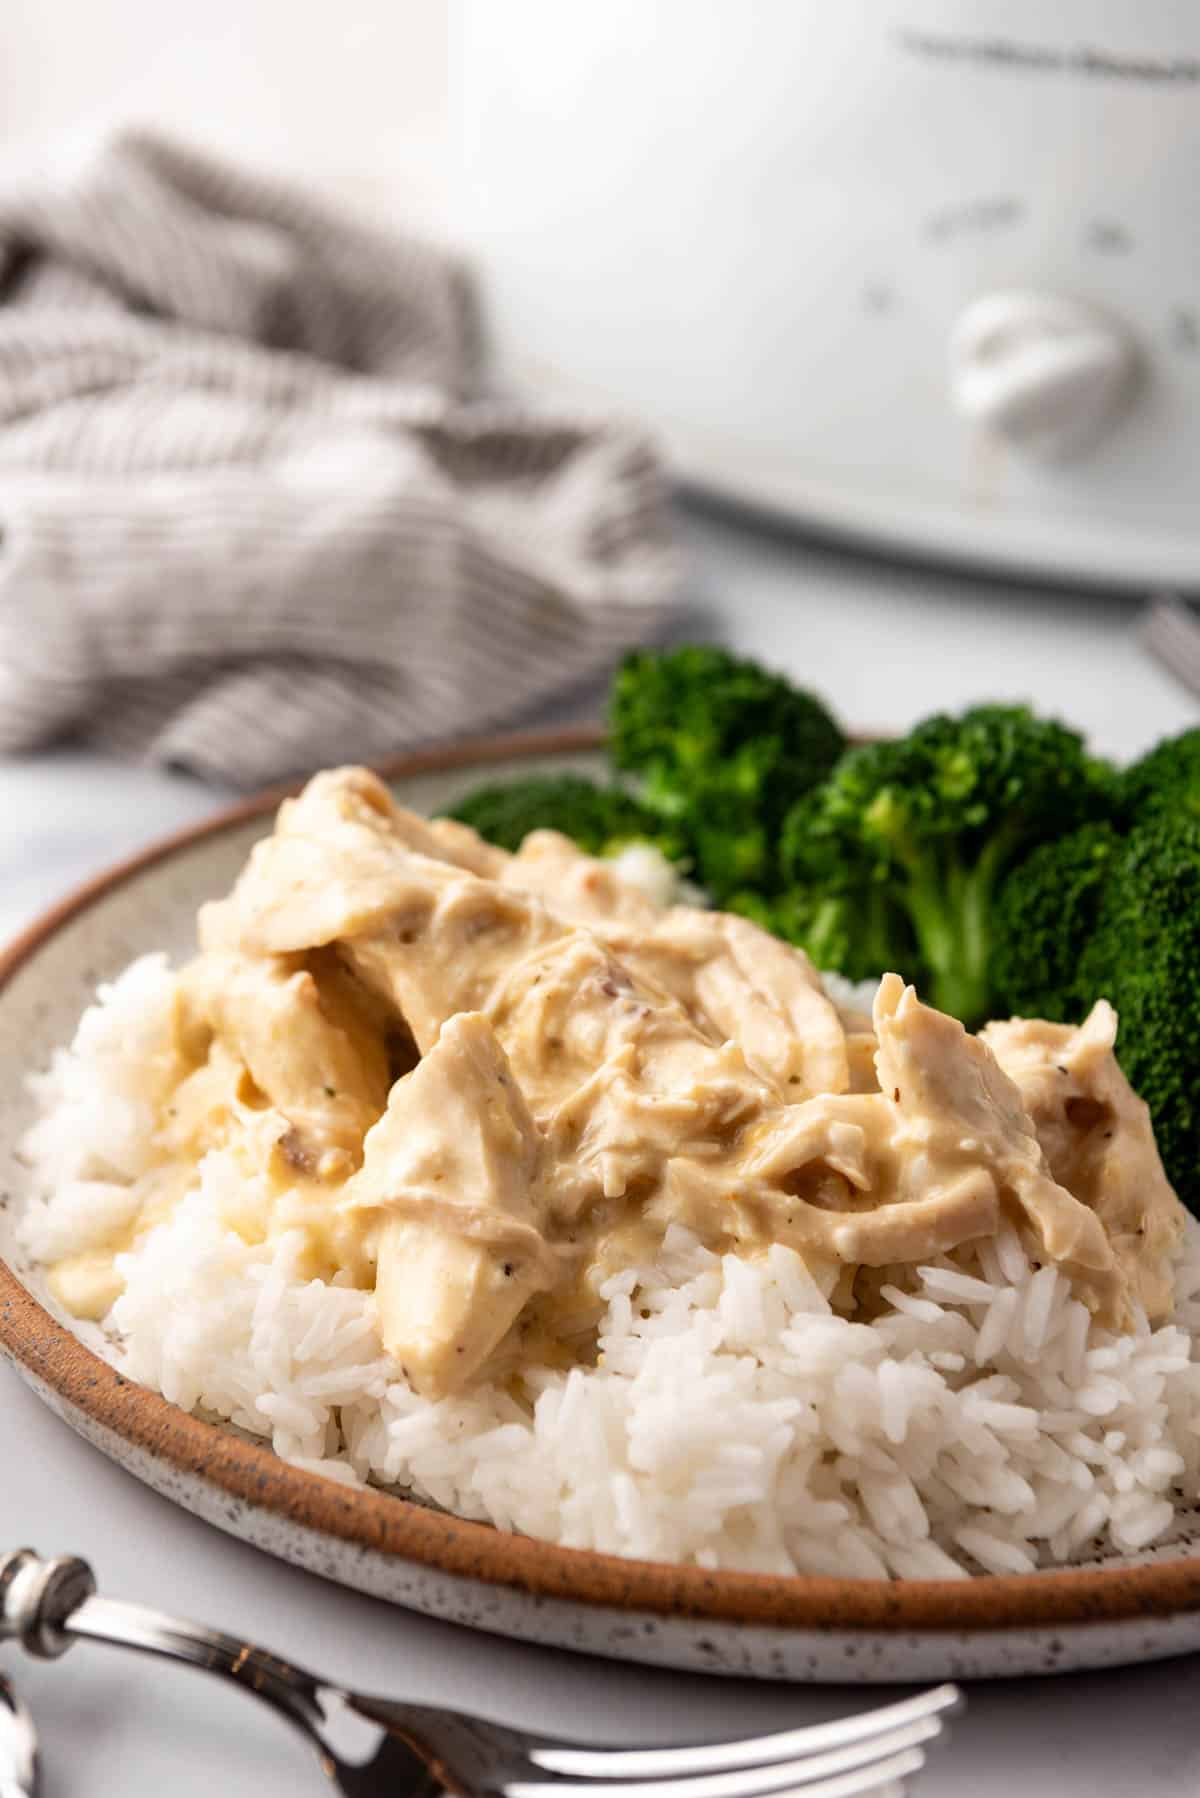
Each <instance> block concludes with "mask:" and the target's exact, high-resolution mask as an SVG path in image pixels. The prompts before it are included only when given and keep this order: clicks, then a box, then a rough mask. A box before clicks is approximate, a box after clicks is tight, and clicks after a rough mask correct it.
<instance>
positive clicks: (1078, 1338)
mask: <svg viewBox="0 0 1200 1798" xmlns="http://www.w3.org/2000/svg"><path fill="white" fill-rule="evenodd" d="M171 991H172V977H171V974H170V972H169V970H168V968H167V965H166V963H165V961H164V960H163V958H161V957H147V958H145V959H143V960H141V961H139V962H136V963H135V964H134V965H133V966H132V967H131V968H130V969H129V970H128V971H127V972H126V973H125V974H124V975H122V977H121V978H120V979H119V980H118V981H117V982H115V983H114V984H113V985H112V986H110V987H106V988H103V989H102V990H101V994H100V1000H99V1003H98V1004H97V1005H96V1006H95V1007H93V1008H92V1009H91V1010H90V1011H88V1012H87V1013H86V1014H85V1016H84V1018H83V1020H82V1022H81V1024H80V1026H79V1030H78V1033H77V1035H76V1039H75V1042H74V1044H73V1045H72V1047H71V1048H70V1049H69V1050H65V1051H60V1053H59V1054H58V1055H57V1056H56V1058H55V1061H54V1064H53V1067H52V1069H51V1071H50V1072H49V1073H48V1074H46V1075H43V1076H40V1077H39V1078H38V1081H37V1086H38V1093H39V1098H40V1101H41V1105H42V1109H43V1117H42V1120H41V1121H40V1122H39V1123H38V1124H37V1125H36V1126H35V1127H34V1129H33V1130H32V1131H31V1132H30V1133H29V1136H28V1139H27V1142H26V1151H27V1153H28V1155H29V1157H30V1158H31V1160H32V1162H33V1164H34V1169H35V1174H36V1178H37V1183H38V1185H39V1187H40V1188H41V1189H42V1190H43V1192H44V1195H45V1196H44V1197H43V1198H41V1199H40V1200H36V1201H34V1202H33V1203H32V1204H31V1205H30V1206H29V1208H28V1210H27V1213H26V1215H25V1218H24V1220H23V1225H22V1228H23V1232H24V1240H25V1244H26V1246H27V1248H28V1249H29V1251H30V1253H31V1254H32V1255H33V1256H34V1257H35V1258H37V1259H39V1260H52V1259H55V1258H56V1257H58V1256H60V1255H62V1254H64V1253H66V1252H68V1251H70V1252H74V1251H77V1250H81V1249H86V1248H88V1247H89V1246H94V1245H95V1244H96V1243H97V1242H99V1241H101V1240H102V1239H103V1238H104V1236H106V1235H108V1234H109V1233H110V1232H111V1231H112V1230H113V1229H116V1228H119V1227H120V1225H121V1223H122V1221H123V1220H124V1219H125V1218H126V1217H127V1216H128V1215H129V1213H130V1209H131V1205H132V1203H133V1202H134V1198H135V1197H136V1195H131V1191H130V1182H132V1181H134V1180H136V1179H137V1178H138V1176H139V1175H140V1174H142V1173H143V1172H144V1171H145V1169H146V1164H147V1147H146V1145H147V1138H148V1135H149V1129H148V1126H149V1122H150V1118H151V1111H152V1105H153V1100H154V1097H155V1085H156V1080H157V1079H158V1078H160V1076H159V1075H158V1074H157V1073H156V1069H157V1068H160V1067H162V1066H164V1065H165V1055H164V1050H165V1045H166V1042H167V1032H168V1028H169V1015H170V999H171ZM246 1193H247V1185H246V1181H245V1180H244V1178H243V1177H242V1176H241V1175H240V1174H239V1173H238V1172H237V1171H236V1169H235V1167H234V1165H233V1163H232V1161H231V1159H230V1158H229V1157H228V1156H227V1155H224V1154H220V1153H213V1154H210V1155H208V1156H207V1157H206V1158H205V1160H204V1162H203V1163H202V1165H201V1168H200V1171H199V1176H198V1179H197V1183H196V1185H195V1186H194V1188H193V1189H192V1190H191V1191H189V1192H188V1193H187V1195H186V1196H185V1198H184V1199H183V1200H182V1201H181V1202H180V1203H179V1205H178V1206H177V1208H176V1209H175V1211H174V1212H173V1214H172V1215H171V1216H170V1217H169V1218H168V1219H167V1221H166V1222H164V1223H161V1224H160V1225H158V1226H157V1228H155V1229H154V1230H153V1231H152V1232H151V1233H150V1234H149V1235H148V1236H147V1237H145V1238H144V1240H143V1242H142V1246H141V1247H140V1249H139V1250H138V1251H137V1252H136V1253H131V1254H129V1255H127V1256H125V1257H124V1258H123V1260H122V1264H121V1265H122V1271H123V1273H124V1276H125V1279H126V1289H125V1292H124V1295H123V1296H122V1297H121V1298H120V1299H119V1300H118V1302H117V1304H116V1306H115V1307H114V1309H113V1311H112V1313H111V1315H110V1318H109V1319H108V1329H109V1340H108V1346H107V1351H106V1352H108V1353H109V1354H110V1355H111V1358H112V1359H113V1361H114V1362H115V1363H116V1364H117V1365H118V1366H119V1367H121V1368H122V1370H123V1371H125V1372H126V1373H127V1374H129V1375H130V1376H131V1377H132V1378H134V1379H137V1380H141V1381H143V1382H144V1383H145V1384H146V1385H148V1386H152V1387H154V1388H156V1389H157V1390H159V1391H161V1392H162V1393H164V1394H165V1395H166V1396H167V1397H168V1398H170V1399H173V1400H174V1401H175V1402H176V1403H178V1404H181V1405H183V1406H184V1407H186V1408H188V1409H199V1410H202V1411H204V1412H206V1413H209V1414H213V1415H216V1416H217V1417H220V1418H225V1419H229V1420H230V1421H231V1422H232V1423H234V1424H236V1425H238V1426H240V1427H241V1428H242V1429H244V1430H247V1431H251V1432H253V1433H254V1434H255V1435H258V1436H261V1437H263V1438H265V1439H267V1440H268V1441H270V1442H271V1443H272V1444H273V1446H274V1448H275V1449H276V1450H277V1451H278V1453H279V1454H281V1455H283V1456H284V1457H286V1458H287V1459H288V1460H290V1461H293V1462H295V1463H296V1464H297V1465H298V1466H302V1467H306V1468H308V1469H310V1470H312V1471H314V1472H316V1473H320V1474H324V1475H326V1476H328V1477H330V1478H333V1479H339V1480H343V1481H348V1482H355V1483H357V1482H360V1481H367V1480H369V1481H372V1482H376V1483H379V1484H382V1485H387V1486H396V1487H400V1488H403V1489H405V1490H406V1491H408V1492H411V1493H414V1494H416V1495H417V1496H419V1497H421V1498H424V1499H426V1500H428V1501H431V1502H433V1503H435V1504H437V1505H441V1506H444V1507H445V1508H446V1509H447V1510H450V1511H454V1512H457V1513H459V1514H461V1515H463V1516H466V1517H473V1518H482V1519H487V1520H489V1521H491V1522H492V1523H494V1524H496V1525H498V1526H499V1527H500V1528H502V1529H511V1530H520V1531H524V1532H525V1533H527V1534H529V1535H533V1536H538V1537H544V1538H546V1539H549V1540H553V1541H557V1542H562V1543H566V1544H569V1545H571V1546H575V1547H581V1548H597V1549H603V1550H608V1551H611V1552H615V1553H618V1554H626V1555H637V1556H644V1557H648V1558H651V1559H655V1560H663V1561H693V1562H696V1563H698V1564H699V1565H701V1566H705V1567H711V1568H717V1567H740V1568H749V1569H756V1570H761V1571H764V1572H775V1573H791V1572H811V1573H833V1574H848V1575H861V1576H863V1577H867V1578H883V1577H887V1576H899V1577H934V1578H941V1577H948V1578H957V1577H963V1576H965V1575H967V1574H970V1573H974V1572H979V1571H980V1570H984V1571H988V1572H997V1573H1011V1572H1023V1571H1026V1570H1029V1569H1033V1568H1036V1567H1040V1566H1046V1565H1052V1564H1054V1563H1058V1562H1064V1561H1070V1560H1075V1559H1080V1558H1090V1557H1092V1556H1094V1555H1096V1554H1104V1553H1108V1554H1112V1553H1116V1554H1121V1555H1130V1554H1136V1553H1138V1552H1140V1551H1143V1550H1145V1549H1147V1548H1149V1546H1150V1545H1151V1544H1154V1543H1156V1542H1159V1541H1160V1540H1161V1539H1162V1538H1163V1537H1164V1536H1165V1535H1167V1534H1168V1533H1169V1532H1170V1530H1171V1528H1172V1525H1173V1523H1174V1522H1175V1519H1176V1516H1177V1512H1178V1511H1179V1510H1180V1509H1181V1508H1182V1507H1184V1506H1186V1505H1190V1504H1191V1503H1192V1502H1193V1501H1194V1500H1195V1499H1196V1497H1197V1494H1198V1493H1200V1363H1197V1361H1196V1360H1194V1359H1193V1349H1192V1332H1193V1330H1194V1329H1195V1328H1196V1327H1197V1326H1200V1231H1196V1230H1193V1231H1191V1232H1190V1233H1189V1238H1188V1246H1187V1250H1186V1253H1185V1256H1184V1259H1183V1261H1182V1262H1181V1264H1180V1267H1179V1272H1178V1285H1177V1310H1176V1316H1175V1320H1174V1321H1173V1322H1171V1323H1169V1324H1166V1325H1163V1326H1161V1327H1159V1328H1157V1329H1155V1330H1151V1329H1149V1327H1148V1326H1147V1325H1146V1324H1145V1322H1144V1320H1143V1321H1142V1322H1141V1324H1140V1325H1139V1327H1138V1329H1137V1330H1136V1331H1135V1332H1134V1333H1133V1334H1131V1335H1128V1336H1114V1335H1112V1334H1111V1333H1108V1332H1106V1331H1104V1330H1101V1329H1099V1328H1097V1327H1096V1326H1094V1325H1093V1324H1092V1322H1091V1320H1090V1318H1089V1316H1088V1313H1087V1312H1086V1310H1085V1309H1084V1307H1083V1306H1082V1305H1081V1304H1080V1303H1079V1302H1078V1301H1077V1300H1076V1299H1073V1298H1072V1296H1071V1292H1070V1287H1069V1284H1068V1282H1067V1281H1066V1280H1065V1279H1064V1278H1063V1277H1062V1276H1061V1275H1059V1273H1058V1272H1057V1270H1055V1269H1054V1268H1052V1267H1046V1268H1041V1269H1035V1268H1033V1267H1031V1266H1030V1265H1029V1263H1028V1261H1027V1259H1026V1257H1025V1254H1024V1252H1023V1251H1022V1249H1021V1246H1020V1243H1019V1242H1018V1240H1017V1238H1016V1237H1015V1235H1010V1236H1007V1237H1004V1238H1001V1239H999V1240H998V1241H997V1242H995V1243H988V1244H984V1245H983V1246H982V1247H981V1248H980V1250H979V1252H978V1253H977V1254H976V1253H972V1254H970V1255H967V1254H963V1255H961V1256H959V1257H956V1258H955V1259H954V1260H948V1259H942V1260H939V1261H937V1262H936V1263H933V1264H931V1265H929V1266H927V1267H922V1268H920V1269H917V1270H916V1271H915V1275H914V1277H913V1281H912V1284H911V1287H906V1288H905V1289H903V1290H902V1289H900V1288H899V1287H896V1286H889V1287H886V1288H885V1289H884V1298H885V1300H886V1301H887V1303H888V1304H889V1306H890V1309H888V1310H887V1311H886V1312H885V1313H884V1314H883V1315H882V1316H880V1317H879V1318H878V1319H877V1320H876V1321H874V1322H872V1323H869V1324H863V1323H855V1322H850V1321H847V1320H846V1319H844V1318H841V1317H838V1316H836V1315H834V1314H833V1312H831V1310H830V1308H829V1305H828V1304H827V1302H826V1300H825V1299H824V1298H823V1297H822V1295H821V1293H820V1291H819V1290H818V1288H817V1286H816V1285H815V1284H814V1282H813V1281H812V1279H811V1278H810V1277H809V1275H808V1273H807V1271H806V1269H805V1267H804V1265H803V1263H802V1262H801V1260H800V1259H799V1257H798V1256H796V1255H795V1254H794V1253H792V1252H791V1251H790V1250H788V1249H786V1248H782V1247H778V1246H777V1247H775V1248H773V1249H772V1250H771V1251H770V1252H769V1254H768V1255H767V1256H766V1257H765V1258H763V1259H761V1260H759V1261H756V1262H749V1261H741V1260H739V1259H737V1258H736V1257H734V1256H726V1257H724V1258H720V1257H718V1256H715V1255H713V1254H710V1253H709V1252H708V1251H707V1250H706V1249H704V1248H703V1247H702V1246H701V1245H700V1244H699V1243H698V1242H697V1241H696V1240H695V1239H694V1238H693V1237H691V1236H690V1235H688V1233H687V1232H686V1231H683V1230H681V1229H678V1228H672V1229H671V1230H670V1231H669V1233H668V1236H667V1240H666V1243H665V1245H664V1248H663V1253H662V1257H661V1260H660V1261H659V1263H658V1265H656V1266H654V1267H645V1268H641V1269H637V1270H628V1271H626V1272H625V1273H623V1274H621V1275H619V1276H618V1277H616V1278H614V1279H613V1280H611V1281H610V1282H609V1284H608V1286H607V1288H606V1289H605V1294H604V1296H605V1299H606V1301H607V1307H608V1308H607V1313H606V1316H605V1319H604V1322H603V1325H602V1327H601V1332H600V1354H599V1358H598V1363H597V1365H596V1366H595V1367H589V1368H576V1369H574V1370H572V1371H571V1372H569V1373H565V1374H564V1373H562V1372H558V1371H551V1370H548V1369H540V1370H535V1371H534V1372H532V1373H531V1374H529V1375H528V1377H527V1380H526V1382H525V1392H524V1394H523V1396H522V1398H521V1399H518V1398H516V1397H514V1396H512V1394H511V1393H509V1392H507V1391H504V1390H500V1389H498V1388H495V1387H486V1388H483V1389H480V1390H477V1391H473V1392H471V1393H470V1394H469V1395H467V1396H465V1397H462V1398H456V1399H446V1400H443V1401H441V1402H440V1403H436V1404H435V1403H431V1402H429V1401H427V1400H425V1399H423V1398H420V1397H419V1396H417V1395H416V1394H415V1393H414V1392H412V1391H411V1390H410V1389H409V1388H408V1387H407V1386H406V1385H405V1383H404V1382H403V1381H402V1380H400V1379H398V1378H397V1377H396V1369H395V1365H394V1363H392V1362H390V1361H389V1360H388V1359H387V1358H386V1357H385V1356H384V1355H383V1353H382V1350H381V1346H380V1341H379V1337H378V1333H377V1329H376V1322H375V1312H374V1299H373V1297H372V1295H371V1294H369V1293H365V1292H360V1291H357V1290H355V1289H353V1288H351V1287H350V1286H347V1285H341V1284H338V1283H337V1282H336V1281H335V1282H334V1283H333V1284H324V1283H321V1282H319V1281H312V1280H307V1281H306V1280H305V1279H303V1278H302V1277H301V1275H300V1273H299V1272H298V1265H299V1260H300V1255H301V1250H302V1247H303V1244H302V1242H301V1239H300V1238H299V1237H298V1236H296V1235H291V1236H287V1235H285V1236H283V1237H281V1238H278V1239H276V1240H274V1241H272V1242H270V1243H268V1244H265V1245H261V1246H257V1247H252V1246H249V1245H248V1244H247V1243H246V1242H245V1241H243V1240H242V1238H241V1237H240V1236H239V1235H237V1234H236V1233H235V1231H234V1230H233V1229H232V1228H231V1227H230V1226H229V1224H228V1223H227V1221H226V1219H227V1218H228V1217H229V1216H231V1215H232V1214H234V1213H235V1212H236V1211H238V1210H239V1209H240V1208H242V1207H243V1206H244V1203H245V1200H246Z"/></svg>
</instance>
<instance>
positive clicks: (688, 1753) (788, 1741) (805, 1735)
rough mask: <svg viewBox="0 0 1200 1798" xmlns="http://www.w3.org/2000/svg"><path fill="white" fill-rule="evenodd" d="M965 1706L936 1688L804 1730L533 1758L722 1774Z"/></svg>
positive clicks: (553, 1765)
mask: <svg viewBox="0 0 1200 1798" xmlns="http://www.w3.org/2000/svg"><path fill="white" fill-rule="evenodd" d="M961 1708H962V1693H961V1692H960V1691H959V1689H958V1687H957V1686H949V1685H947V1686H933V1687H931V1688H930V1689H929V1690H928V1691H926V1692H918V1693H917V1695H916V1697H914V1698H904V1699H901V1701H900V1702H899V1703H898V1704H886V1705H880V1706H878V1707H877V1708H876V1709H875V1710H871V1711H859V1712H857V1713H856V1715H854V1716H853V1717H842V1718H839V1719H836V1720H835V1721H833V1722H830V1723H811V1724H807V1725H806V1726H805V1727H803V1728H801V1729H785V1730H779V1731H777V1732H776V1733H775V1734H774V1735H769V1736H751V1737H749V1738H747V1739H746V1740H745V1741H741V1742H712V1743H709V1744H708V1745H707V1746H704V1745H703V1744H701V1745H700V1746H693V1747H688V1748H645V1749H638V1748H633V1749H625V1748H618V1749H606V1748H567V1747H560V1746H559V1745H558V1744H556V1743H546V1744H544V1745H543V1746H541V1747H539V1748H533V1749H531V1750H530V1753H529V1758H530V1760H531V1761H533V1762H534V1764H535V1765H536V1766H538V1767H542V1768H544V1769H545V1771H546V1772H547V1773H566V1774H570V1775H572V1776H574V1777H575V1778H576V1779H619V1778H621V1777H625V1778H627V1779H635V1780H636V1779H670V1778H677V1777H679V1776H680V1775H681V1774H685V1773H719V1772H723V1771H725V1770H726V1769H727V1768H730V1769H732V1768H742V1769H744V1768H746V1767H761V1766H766V1765H768V1764H769V1763H771V1762H774V1761H785V1760H794V1759H795V1758H796V1757H797V1756H798V1755H804V1754H816V1753H819V1752H820V1751H821V1750H822V1749H826V1748H842V1747H846V1746H848V1745H849V1744H850V1743H851V1742H860V1741H865V1740H867V1739H868V1738H870V1737H871V1736H878V1735H882V1734H883V1733H884V1732H885V1731H887V1730H892V1729H898V1728H900V1727H902V1726H903V1725H904V1724H906V1723H915V1722H917V1721H918V1720H919V1719H920V1718H922V1717H936V1716H945V1717H951V1716H953V1715H954V1713H955V1712H956V1711H958V1710H960V1709H961ZM606 1798H607V1795H606Z"/></svg>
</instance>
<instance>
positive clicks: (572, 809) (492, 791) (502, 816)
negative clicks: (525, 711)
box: [449, 774, 687, 862]
mask: <svg viewBox="0 0 1200 1798" xmlns="http://www.w3.org/2000/svg"><path fill="white" fill-rule="evenodd" d="M449 815H450V817H452V818H457V819H458V820H459V821H460V823H463V824H469V825H470V826H471V827H472V829H473V830H477V831H478V832H479V834H480V836H481V837H486V838H487V840H488V842H489V843H495V844H496V845H497V846H498V847H499V848H501V849H509V850H514V851H515V850H517V849H519V848H520V847H521V844H522V843H523V841H524V840H525V838H526V837H527V836H528V835H529V833H530V831H531V830H560V831H562V833H563V835H564V836H568V837H571V838H573V840H574V841H575V842H576V843H578V845H579V847H580V848H581V849H584V850H586V851H587V853H588V854H589V855H606V854H609V853H611V852H612V851H613V850H616V849H620V848H621V847H622V846H623V845H624V844H626V843H632V842H648V843H654V844H655V845H656V846H657V847H658V848H660V849H661V850H662V851H663V854H664V855H666V856H668V857H670V859H671V860H672V861H676V862H682V861H685V860H686V859H687V849H686V844H685V842H684V839H683V837H682V836H681V834H680V832H679V831H678V830H677V829H676V828H675V827H674V826H673V825H672V824H671V823H670V822H669V821H668V820H666V819H664V818H662V817H660V816H658V814H657V813H655V812H652V811H650V810H648V808H647V807H646V806H644V805H642V804H641V803H640V802H639V801H638V800H637V799H635V798H634V796H633V794H632V793H627V792H626V791H625V790H624V788H623V787H616V786H599V785H597V783H596V782H595V781H591V780H585V779H584V778H583V776H582V775H578V774H548V775H540V776H529V777H527V778H525V779H524V780H515V781H508V782H503V783H497V784H494V785H489V786H483V787H476V788H475V790H474V791H473V792H471V793H468V794H467V796H466V798H465V799H460V800H459V802H458V804H457V805H456V806H455V807H454V808H453V809H452V811H451V812H450V814H449Z"/></svg>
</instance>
